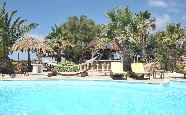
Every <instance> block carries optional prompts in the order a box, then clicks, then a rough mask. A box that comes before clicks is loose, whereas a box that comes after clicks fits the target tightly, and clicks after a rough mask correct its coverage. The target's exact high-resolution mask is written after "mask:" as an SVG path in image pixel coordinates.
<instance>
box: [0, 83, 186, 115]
mask: <svg viewBox="0 0 186 115" xmlns="http://www.w3.org/2000/svg"><path fill="white" fill-rule="evenodd" d="M185 107H186V83H185V82H171V83H170V84H163V85H161V84H156V85H152V84H142V83H128V82H124V81H70V80H69V81H68V80H66V81H0V115H82V114H85V115H126V114H130V115H131V114H135V115H136V114H138V115H153V114H154V115H157V114H161V115H162V114H163V115H167V114H171V115H172V114H175V115H176V114H177V115H178V114H179V115H183V114H186V108H185Z"/></svg>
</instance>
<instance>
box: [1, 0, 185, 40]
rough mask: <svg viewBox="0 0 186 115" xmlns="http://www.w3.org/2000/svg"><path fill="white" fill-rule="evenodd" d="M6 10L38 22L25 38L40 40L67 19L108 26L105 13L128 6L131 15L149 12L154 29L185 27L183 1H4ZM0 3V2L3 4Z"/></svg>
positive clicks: (29, 21)
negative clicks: (171, 25) (82, 18)
mask: <svg viewBox="0 0 186 115" xmlns="http://www.w3.org/2000/svg"><path fill="white" fill-rule="evenodd" d="M4 1H6V2H7V9H8V11H13V10H18V14H17V16H21V17H22V18H23V19H27V20H28V23H33V22H34V23H38V24H39V26H38V28H37V29H34V30H32V31H31V32H30V33H28V34H27V36H32V37H36V38H39V39H43V38H44V37H45V36H47V34H48V33H49V32H51V27H52V26H54V25H55V24H57V25H60V24H62V23H64V22H65V21H67V19H68V17H69V16H80V15H86V16H88V18H90V19H93V20H94V21H95V22H96V23H97V24H106V23H108V21H109V20H108V18H107V16H106V12H107V11H108V10H109V9H112V8H116V7H126V6H127V5H129V7H130V9H131V10H132V11H133V12H135V13H136V12H139V11H145V10H148V11H149V12H151V13H152V17H154V18H156V25H157V30H163V29H164V28H165V26H166V25H167V24H168V23H181V24H182V26H185V27H186V13H185V11H186V0H4ZM2 2H3V0H0V4H1V5H2Z"/></svg>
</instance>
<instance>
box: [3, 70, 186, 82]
mask: <svg viewBox="0 0 186 115" xmlns="http://www.w3.org/2000/svg"><path fill="white" fill-rule="evenodd" d="M88 75H89V76H86V77H81V76H79V75H76V76H61V75H57V76H52V77H48V72H44V73H42V74H37V75H36V74H31V73H29V75H26V76H24V75H21V74H17V75H16V76H15V77H13V78H12V77H10V75H5V76H1V75H0V81H14V80H108V81H111V80H122V81H128V82H142V83H148V84H162V83H169V82H170V81H172V80H173V81H185V82H186V79H183V77H176V78H172V77H169V76H168V74H166V73H165V78H164V79H160V78H157V79H154V78H153V77H152V76H151V78H150V80H135V79H133V78H130V77H128V78H127V80H125V79H124V78H122V77H117V76H116V77H110V75H109V74H108V73H106V74H105V73H102V72H88ZM157 76H158V75H157Z"/></svg>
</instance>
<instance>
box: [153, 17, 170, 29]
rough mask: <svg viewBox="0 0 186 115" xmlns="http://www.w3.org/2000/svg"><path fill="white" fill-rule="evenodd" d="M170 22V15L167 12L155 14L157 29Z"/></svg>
mask: <svg viewBox="0 0 186 115" xmlns="http://www.w3.org/2000/svg"><path fill="white" fill-rule="evenodd" d="M170 22H171V17H170V16H169V15H168V14H164V15H161V16H157V18H156V25H157V26H156V28H157V30H162V29H164V28H165V27H166V25H167V24H168V23H170Z"/></svg>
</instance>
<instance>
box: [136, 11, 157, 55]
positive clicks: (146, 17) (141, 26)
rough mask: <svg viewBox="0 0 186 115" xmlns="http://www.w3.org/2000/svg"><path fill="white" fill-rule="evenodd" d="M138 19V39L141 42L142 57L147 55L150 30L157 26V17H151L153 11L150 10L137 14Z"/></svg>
mask: <svg viewBox="0 0 186 115" xmlns="http://www.w3.org/2000/svg"><path fill="white" fill-rule="evenodd" d="M136 19H137V25H138V26H137V27H138V28H137V29H138V33H137V38H138V40H137V41H138V42H139V43H138V44H139V47H140V49H141V50H142V57H145V46H146V42H147V37H148V34H149V31H150V30H153V29H155V28H156V25H155V19H152V18H151V13H150V12H148V11H144V12H142V11H140V12H139V13H137V14H136Z"/></svg>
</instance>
